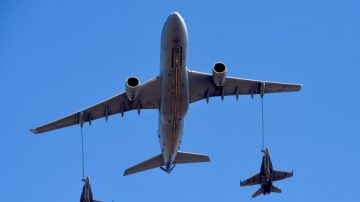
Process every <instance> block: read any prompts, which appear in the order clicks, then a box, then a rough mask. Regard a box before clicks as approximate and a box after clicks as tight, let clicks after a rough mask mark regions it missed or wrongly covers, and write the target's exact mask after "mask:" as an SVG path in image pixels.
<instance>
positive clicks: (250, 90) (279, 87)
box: [189, 71, 301, 103]
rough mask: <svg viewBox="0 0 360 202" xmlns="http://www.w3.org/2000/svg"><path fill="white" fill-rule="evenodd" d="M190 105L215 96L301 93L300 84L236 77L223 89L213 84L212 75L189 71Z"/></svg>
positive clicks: (226, 81) (227, 78)
mask: <svg viewBox="0 0 360 202" xmlns="http://www.w3.org/2000/svg"><path fill="white" fill-rule="evenodd" d="M189 82H190V84H189V88H190V103H193V102H196V101H198V100H202V99H206V100H207V101H208V100H209V98H210V97H214V96H221V97H223V96H227V95H235V96H236V97H238V96H239V95H246V94H247V95H255V94H260V95H263V94H265V93H280V92H292V91H300V90H301V85H300V84H289V83H276V82H268V81H258V80H250V79H242V78H234V77H226V80H225V83H224V85H223V86H222V87H217V86H216V85H215V83H214V82H213V78H212V75H210V74H206V73H202V72H196V71H189Z"/></svg>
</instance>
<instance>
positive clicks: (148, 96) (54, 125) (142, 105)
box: [31, 77, 161, 134]
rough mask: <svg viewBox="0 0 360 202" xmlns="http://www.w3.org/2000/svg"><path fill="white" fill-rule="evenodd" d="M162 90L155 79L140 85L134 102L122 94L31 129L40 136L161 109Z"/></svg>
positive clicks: (158, 80)
mask: <svg viewBox="0 0 360 202" xmlns="http://www.w3.org/2000/svg"><path fill="white" fill-rule="evenodd" d="M160 88H161V83H160V79H159V77H156V78H153V79H151V80H149V81H147V82H144V83H143V84H141V85H140V89H139V95H138V97H137V98H136V99H135V100H134V101H130V100H129V99H128V98H127V96H126V93H125V92H124V93H120V94H119V95H116V96H114V97H112V98H110V99H108V100H105V101H103V102H100V103H98V104H96V105H93V106H91V107H88V108H86V109H84V110H81V111H79V112H76V113H74V114H71V115H69V116H66V117H64V118H61V119H59V120H57V121H53V122H51V123H48V124H45V125H42V126H40V127H37V128H35V129H31V132H33V133H35V134H39V133H43V132H47V131H50V130H56V129H60V128H64V127H68V126H72V125H77V124H80V125H82V124H84V123H85V122H89V124H91V121H92V120H95V119H99V118H102V117H105V118H106V119H107V118H108V116H110V115H113V114H118V113H121V115H123V114H124V112H127V111H130V110H139V112H140V110H141V109H159V108H160V94H161V92H160V90H161V89H160Z"/></svg>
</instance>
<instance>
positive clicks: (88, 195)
mask: <svg viewBox="0 0 360 202" xmlns="http://www.w3.org/2000/svg"><path fill="white" fill-rule="evenodd" d="M83 181H84V186H83V189H82V192H81V196H80V202H100V201H97V200H94V199H93V194H92V191H91V186H90V179H89V177H88V176H86V177H85V179H83Z"/></svg>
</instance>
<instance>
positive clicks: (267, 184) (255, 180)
mask: <svg viewBox="0 0 360 202" xmlns="http://www.w3.org/2000/svg"><path fill="white" fill-rule="evenodd" d="M261 152H263V153H264V156H263V158H262V162H261V167H260V172H259V173H258V174H256V175H254V176H253V177H251V178H249V179H247V180H245V181H240V186H251V185H256V184H259V185H260V186H261V187H260V189H258V190H257V191H256V192H255V193H254V194H253V195H252V197H253V198H254V197H256V196H258V195H260V194H270V193H271V192H277V193H281V189H279V188H277V187H275V186H274V185H273V182H274V181H277V180H282V179H285V178H288V177H292V176H293V173H292V172H291V173H290V172H284V171H276V170H274V169H273V165H272V163H271V158H270V154H269V148H267V147H266V148H265V149H263V150H261Z"/></svg>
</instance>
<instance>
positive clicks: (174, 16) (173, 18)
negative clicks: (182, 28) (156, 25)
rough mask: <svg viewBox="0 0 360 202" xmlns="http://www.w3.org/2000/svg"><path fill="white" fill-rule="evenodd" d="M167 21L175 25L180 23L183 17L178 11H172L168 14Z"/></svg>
mask: <svg viewBox="0 0 360 202" xmlns="http://www.w3.org/2000/svg"><path fill="white" fill-rule="evenodd" d="M167 22H168V23H169V24H173V25H175V26H178V25H180V24H182V22H183V19H182V17H181V15H180V14H179V13H178V12H173V13H171V14H170V15H169V17H168V19H167Z"/></svg>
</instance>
